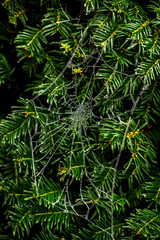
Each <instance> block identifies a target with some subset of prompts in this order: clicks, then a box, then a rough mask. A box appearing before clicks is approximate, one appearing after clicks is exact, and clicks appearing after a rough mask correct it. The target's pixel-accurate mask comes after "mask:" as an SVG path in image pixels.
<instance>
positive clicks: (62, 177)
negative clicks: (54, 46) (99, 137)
mask: <svg viewBox="0 0 160 240" xmlns="http://www.w3.org/2000/svg"><path fill="white" fill-rule="evenodd" d="M87 30H88V27H87V28H86V29H85V30H84V32H83V33H82V35H81V39H80V40H79V43H78V45H77V47H76V48H75V51H74V52H73V54H72V56H71V58H70V59H69V61H68V63H67V64H66V66H65V67H64V69H63V71H62V72H61V73H60V74H59V75H58V77H56V78H55V79H54V81H53V82H52V83H51V84H50V85H49V86H48V87H46V89H45V90H43V91H42V92H41V93H40V94H38V95H36V96H35V97H34V98H33V99H32V100H31V101H30V103H31V104H33V106H34V109H35V113H36V116H37V118H39V119H40V116H39V111H43V112H45V114H48V116H51V115H52V119H50V118H49V117H48V118H46V119H43V120H42V119H41V120H40V122H39V123H37V124H36V125H35V130H34V132H33V131H32V132H31V131H30V130H29V129H28V132H29V136H30V147H31V152H32V167H33V178H34V187H35V191H36V194H37V195H39V191H40V186H41V185H40V183H41V179H42V177H43V175H44V174H45V172H46V171H48V169H49V168H54V166H55V168H57V163H59V167H58V168H57V173H59V182H60V185H61V186H62V190H61V193H60V194H59V196H58V197H57V198H56V199H54V200H53V201H51V200H48V199H47V197H45V196H42V198H43V200H44V201H45V202H48V203H49V204H51V205H52V206H54V207H56V208H57V209H60V210H61V211H63V212H65V213H70V214H73V215H75V216H77V217H80V218H82V219H85V220H86V221H87V222H88V223H89V224H91V225H94V226H96V227H97V228H98V229H100V230H101V231H104V232H106V233H107V234H109V235H110V237H111V239H114V231H113V227H114V199H113V197H114V192H115V184H116V177H117V169H118V165H119V161H120V158H121V155H122V151H123V149H124V144H125V139H126V135H127V132H128V129H129V125H130V123H131V119H132V115H133V113H134V110H135V108H136V106H137V104H138V102H139V100H140V98H141V95H142V94H143V92H144V91H145V90H146V89H147V87H148V86H147V85H145V83H143V80H142V79H140V80H141V81H142V84H143V87H142V90H141V93H140V94H139V96H138V98H137V99H134V96H133V86H134V84H135V82H136V81H137V79H138V78H140V77H138V76H137V77H135V73H134V74H133V75H128V74H126V73H121V72H119V71H117V70H116V69H114V68H113V67H112V66H110V65H109V64H107V63H106V61H105V59H104V57H103V54H102V52H100V51H99V49H98V47H97V46H96V44H95V48H94V50H93V51H92V52H91V53H90V54H89V55H88V56H85V58H86V62H85V67H84V68H83V69H82V75H79V74H75V75H74V76H73V78H72V80H71V81H70V83H68V84H66V83H65V82H63V84H62V86H61V88H60V89H58V90H57V91H61V90H62V92H63V93H64V95H61V97H59V98H58V101H57V106H58V107H57V108H56V107H55V106H54V105H53V104H52V103H49V104H46V106H45V104H44V103H42V101H41V95H43V94H44V93H45V92H48V91H50V94H51V95H52V96H53V98H54V97H57V92H56V91H55V92H54V93H52V91H51V90H50V89H51V87H52V85H53V84H55V83H56V82H57V81H58V80H59V79H60V78H61V77H63V75H64V73H65V72H66V70H67V69H68V68H69V67H70V68H72V69H73V68H75V67H76V66H75V65H74V64H73V59H74V56H75V53H76V52H77V50H78V49H80V48H81V42H82V41H83V38H84V35H85V33H86V31H87ZM102 63H103V64H104V65H105V66H106V67H108V69H110V70H112V71H114V72H115V74H116V73H118V74H120V75H121V76H122V77H123V78H124V81H125V79H126V78H129V79H130V82H129V85H130V88H129V93H128V92H127V93H126V94H125V95H124V96H122V97H118V98H114V99H113V98H112V96H114V94H115V93H116V92H117V90H116V89H115V90H114V91H112V92H109V93H108V90H107V86H105V85H104V86H103V88H102V89H101V91H100V92H99V93H98V94H95V92H96V91H95V76H98V74H97V72H98V69H99V68H100V66H101V65H102ZM81 64H82V63H79V65H78V66H81ZM87 71H90V72H92V74H90V77H89V81H88V83H87V84H86V87H85V89H84V90H83V97H80V96H82V94H81V91H82V88H81V84H82V82H83V81H84V79H83V76H84V74H86V73H87ZM133 79H134V80H133ZM102 96H103V98H104V99H106V100H109V99H111V100H110V102H111V103H112V104H111V106H109V107H108V109H107V111H106V113H105V114H104V115H101V113H100V111H98V110H97V109H98V108H99V107H100V105H99V98H101V97H102ZM125 98H127V99H128V98H130V100H131V104H130V108H129V109H127V110H125V111H124V112H120V113H119V112H118V111H116V110H115V108H114V105H115V104H117V103H118V102H119V101H121V100H122V99H125ZM125 113H128V114H129V115H128V116H129V117H128V119H127V120H126V122H124V121H123V120H122V116H124V114H125ZM112 119H117V128H118V126H119V125H122V124H123V125H124V126H125V131H124V135H123V140H122V144H121V147H120V150H119V151H118V153H117V156H116V157H113V159H110V163H103V162H102V161H101V159H100V158H99V156H97V155H96V153H95V151H94V150H93V146H92V144H91V142H92V143H93V145H94V139H93V138H91V135H90V133H92V131H93V130H94V129H95V128H96V127H97V126H98V127H102V128H103V127H104V126H105V121H107V120H112ZM39 127H40V129H41V131H40V132H39V131H38V129H39ZM46 128H47V129H48V131H47V132H46V130H45V129H46ZM43 129H44V130H43ZM68 139H70V146H68V145H67V147H69V152H68V159H69V160H68V159H67V163H68V165H67V166H65V164H64V163H65V159H63V151H65V148H66V143H67V142H68ZM50 140H52V142H53V149H50V148H49V149H48V148H47V146H48V145H47V144H48V141H50ZM75 146H78V148H76V149H75ZM77 149H78V153H77V152H75V151H77ZM39 153H40V156H41V157H37V156H39ZM76 154H77V156H79V158H80V163H79V166H77V167H79V168H80V169H81V170H80V174H79V175H78V176H77V181H76V192H77V191H78V193H79V194H77V196H78V197H77V198H76V199H73V197H72V196H71V191H73V189H72V187H71V186H72V185H71V183H72V181H73V179H74V177H75V173H74V167H75V166H76V165H75V166H74V161H75V159H74V157H75V155H76ZM88 158H92V161H91V162H93V163H94V164H93V166H94V167H92V166H89V163H90V162H89V160H88ZM111 163H112V167H111ZM75 168H76V167H75ZM106 169H110V170H111V171H113V179H112V188H111V189H110V190H108V191H106V190H105V189H102V188H101V187H98V186H97V185H96V184H95V182H96V179H97V175H95V173H98V174H99V175H101V174H103V173H104V172H105V170H106ZM86 183H87V184H89V185H90V187H91V189H92V192H93V193H94V195H96V196H97V199H99V200H101V199H103V200H105V201H106V203H107V204H109V206H110V212H111V216H110V219H111V232H109V231H107V230H106V229H104V228H103V227H101V226H99V225H98V224H97V223H96V222H94V221H92V220H91V212H92V209H93V208H94V201H93V200H92V199H93V193H92V192H89V191H88V192H87V191H86V190H87V189H86V185H87V184H86ZM77 186H78V187H77ZM86 194H88V196H86ZM88 197H90V201H88ZM81 206H83V211H81V210H80V209H81ZM81 212H82V213H81Z"/></svg>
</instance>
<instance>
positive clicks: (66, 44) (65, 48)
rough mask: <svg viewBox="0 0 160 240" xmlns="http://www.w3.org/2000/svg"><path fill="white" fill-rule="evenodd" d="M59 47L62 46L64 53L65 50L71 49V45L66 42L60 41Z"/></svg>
mask: <svg viewBox="0 0 160 240" xmlns="http://www.w3.org/2000/svg"><path fill="white" fill-rule="evenodd" d="M60 48H62V49H63V48H64V52H63V53H66V52H68V51H71V50H72V48H71V46H70V45H69V44H68V43H61V47H60Z"/></svg>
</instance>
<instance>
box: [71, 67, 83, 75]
mask: <svg viewBox="0 0 160 240" xmlns="http://www.w3.org/2000/svg"><path fill="white" fill-rule="evenodd" d="M72 73H73V74H76V73H79V74H80V75H81V74H82V68H74V69H73V70H72Z"/></svg>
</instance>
